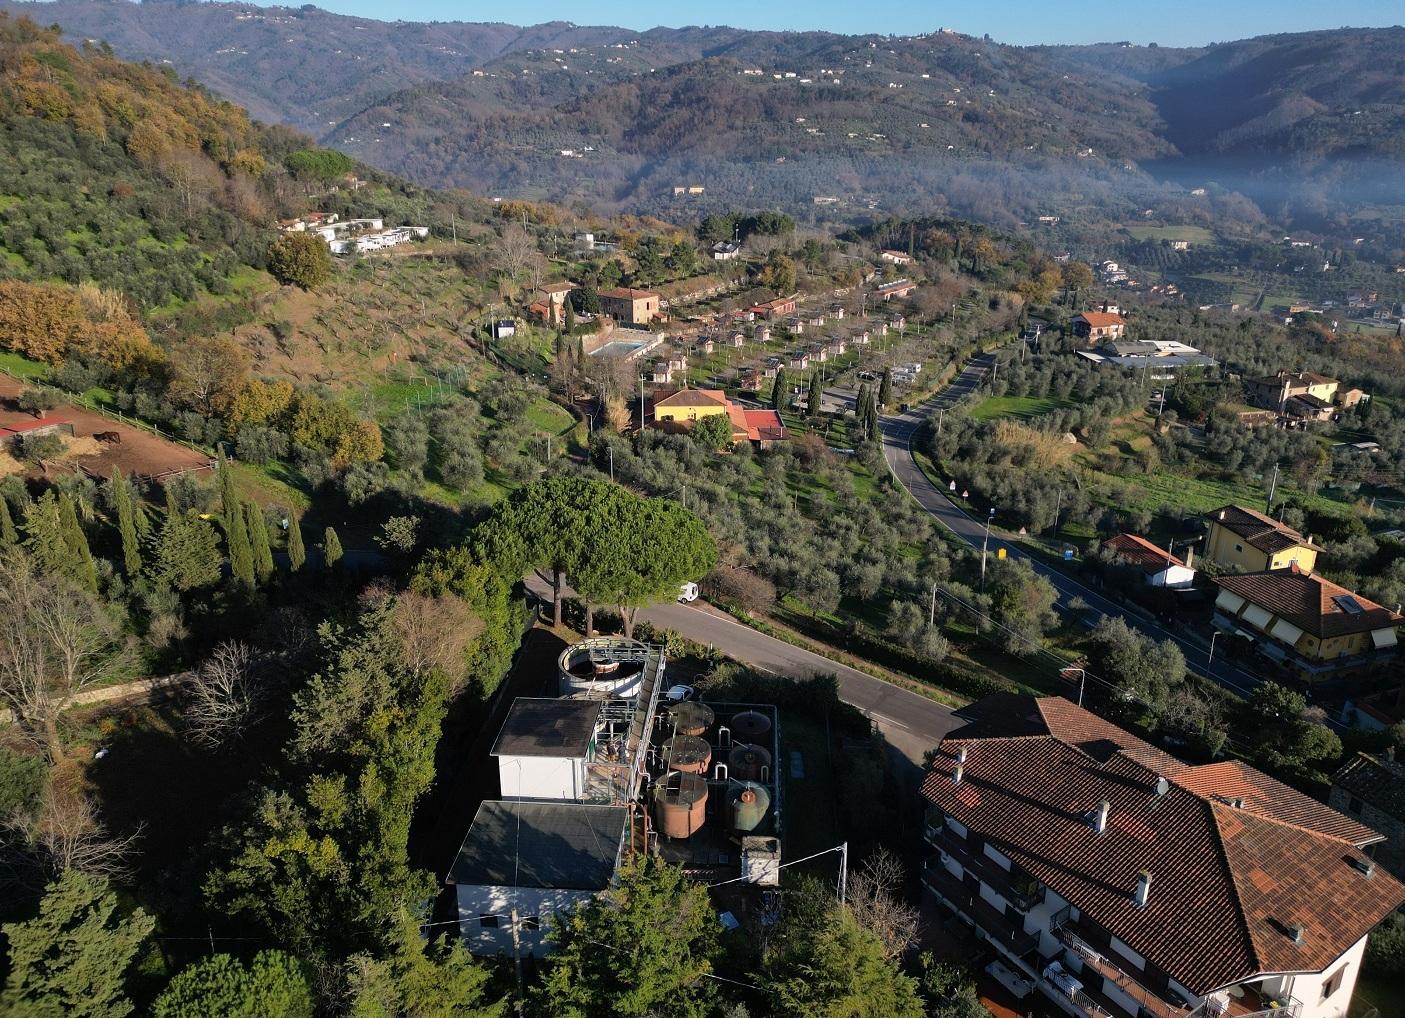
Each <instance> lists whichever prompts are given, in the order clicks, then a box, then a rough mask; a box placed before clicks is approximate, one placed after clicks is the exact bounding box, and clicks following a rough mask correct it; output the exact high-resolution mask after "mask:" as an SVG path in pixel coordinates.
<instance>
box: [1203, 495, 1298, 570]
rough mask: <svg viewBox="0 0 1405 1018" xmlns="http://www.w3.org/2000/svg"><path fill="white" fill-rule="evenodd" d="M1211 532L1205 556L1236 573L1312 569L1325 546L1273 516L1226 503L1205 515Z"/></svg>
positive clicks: (1206, 542) (1206, 540) (1206, 543)
mask: <svg viewBox="0 0 1405 1018" xmlns="http://www.w3.org/2000/svg"><path fill="white" fill-rule="evenodd" d="M1206 519H1207V520H1209V521H1210V532H1209V534H1208V536H1207V537H1206V539H1205V557H1206V558H1209V559H1211V560H1213V561H1215V562H1218V563H1219V564H1220V565H1221V566H1223V567H1224V568H1226V569H1232V570H1234V571H1235V572H1237V573H1256V572H1260V571H1262V570H1267V569H1287V568H1288V567H1289V566H1291V565H1297V567H1298V568H1299V569H1305V570H1309V571H1310V570H1312V569H1313V568H1315V567H1316V565H1317V553H1318V552H1319V551H1321V550H1322V549H1321V548H1319V547H1318V546H1317V545H1315V544H1313V543H1312V541H1311V540H1309V539H1308V538H1306V537H1304V536H1303V535H1302V534H1300V533H1298V532H1297V531H1296V530H1294V529H1293V528H1292V527H1290V526H1287V525H1285V524H1283V523H1279V522H1278V521H1277V520H1275V519H1274V518H1273V517H1271V516H1265V515H1264V514H1263V513H1259V512H1255V511H1254V510H1252V509H1245V508H1244V507H1243V506H1237V505H1227V506H1222V507H1221V508H1219V509H1216V510H1215V511H1214V512H1212V513H1210V514H1209V515H1208V516H1206Z"/></svg>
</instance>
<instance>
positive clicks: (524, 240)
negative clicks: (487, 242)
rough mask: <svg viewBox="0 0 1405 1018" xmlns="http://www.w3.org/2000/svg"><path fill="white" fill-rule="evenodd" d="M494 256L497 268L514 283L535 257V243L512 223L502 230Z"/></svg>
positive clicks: (530, 236) (526, 233) (528, 234)
mask: <svg viewBox="0 0 1405 1018" xmlns="http://www.w3.org/2000/svg"><path fill="white" fill-rule="evenodd" d="M495 255H496V261H497V266H498V268H499V269H501V270H502V272H503V274H504V275H505V276H507V277H508V278H509V279H511V280H513V281H514V282H515V281H516V279H517V277H518V275H520V274H521V272H522V270H523V269H525V268H526V267H527V266H528V265H529V264H530V263H531V261H532V259H533V258H534V257H536V256H537V242H536V240H535V239H534V238H533V237H532V235H531V234H530V233H528V232H527V231H526V230H524V229H523V228H522V227H520V226H518V225H517V224H515V223H514V224H512V225H511V226H507V227H505V228H504V229H503V231H502V237H501V238H500V239H499V241H498V244H497V249H496V251H495Z"/></svg>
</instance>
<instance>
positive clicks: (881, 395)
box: [878, 368, 893, 406]
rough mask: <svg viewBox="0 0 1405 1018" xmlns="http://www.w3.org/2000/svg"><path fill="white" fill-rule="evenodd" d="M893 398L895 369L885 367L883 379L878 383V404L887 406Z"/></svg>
mask: <svg viewBox="0 0 1405 1018" xmlns="http://www.w3.org/2000/svg"><path fill="white" fill-rule="evenodd" d="M892 399H893V369H892V368H884V369H883V380H882V381H881V382H879V383H878V405H879V406H887V405H888V404H889V403H890V402H891V401H892Z"/></svg>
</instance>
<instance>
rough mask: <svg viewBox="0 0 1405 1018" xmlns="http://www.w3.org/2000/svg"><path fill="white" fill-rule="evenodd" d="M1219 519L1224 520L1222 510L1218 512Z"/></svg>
mask: <svg viewBox="0 0 1405 1018" xmlns="http://www.w3.org/2000/svg"><path fill="white" fill-rule="evenodd" d="M1219 519H1224V510H1223V509H1221V510H1220V515H1219Z"/></svg>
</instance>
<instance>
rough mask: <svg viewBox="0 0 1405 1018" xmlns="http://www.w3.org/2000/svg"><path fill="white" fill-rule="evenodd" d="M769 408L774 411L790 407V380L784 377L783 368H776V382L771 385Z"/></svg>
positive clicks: (779, 411)
mask: <svg viewBox="0 0 1405 1018" xmlns="http://www.w3.org/2000/svg"><path fill="white" fill-rule="evenodd" d="M771 408H772V409H773V410H775V411H776V413H781V412H782V411H785V410H789V409H790V382H789V381H788V380H787V379H786V377H785V368H777V369H776V384H775V385H773V386H771Z"/></svg>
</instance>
